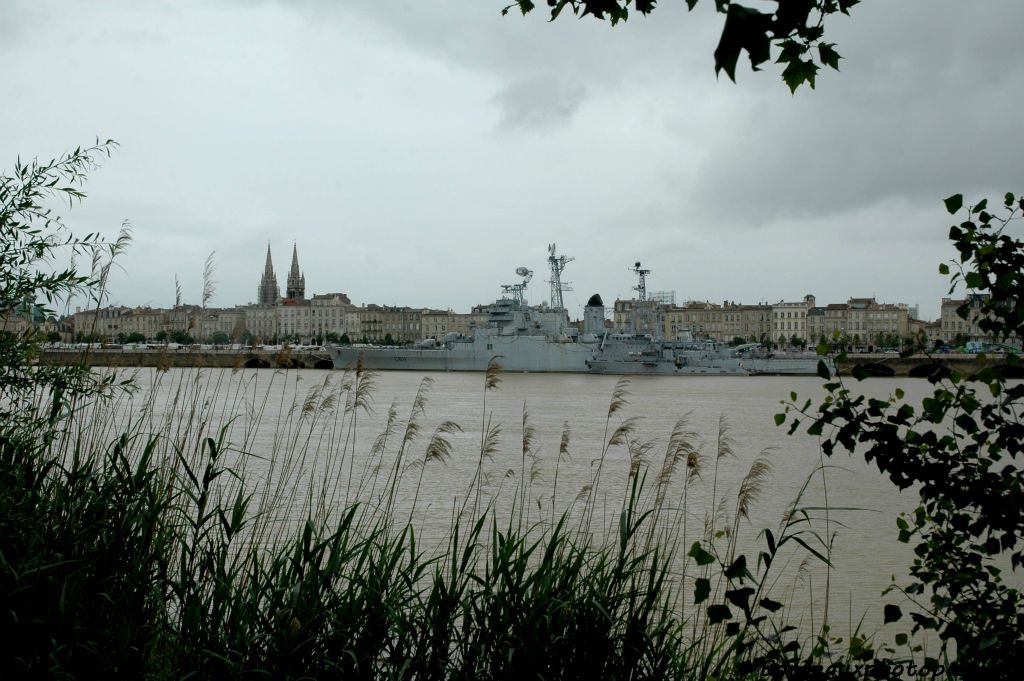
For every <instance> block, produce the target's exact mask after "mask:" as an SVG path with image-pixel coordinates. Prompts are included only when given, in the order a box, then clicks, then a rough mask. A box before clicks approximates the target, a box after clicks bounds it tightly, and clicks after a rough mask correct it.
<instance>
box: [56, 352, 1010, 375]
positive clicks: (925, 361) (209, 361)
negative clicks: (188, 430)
mask: <svg viewBox="0 0 1024 681" xmlns="http://www.w3.org/2000/svg"><path fill="white" fill-rule="evenodd" d="M39 363H40V364H57V365H59V364H83V363H84V364H86V365H87V366H106V367H161V368H171V367H218V368H224V369H241V368H267V369H269V368H291V369H331V368H333V363H332V362H331V359H330V356H328V354H327V353H326V352H324V351H323V350H309V349H295V348H283V349H260V348H255V349H252V348H250V349H242V350H236V349H217V350H207V349H195V348H156V349H154V348H149V349H107V348H99V349H97V348H93V349H50V348H47V349H44V350H43V351H42V352H41V354H40V356H39ZM857 365H859V366H861V367H863V368H864V370H865V372H866V373H867V375H869V376H910V377H926V376H929V375H931V374H932V373H934V372H935V370H936V365H941V366H945V367H948V368H949V369H953V370H955V371H958V372H960V373H962V374H972V373H974V372H976V371H979V370H981V369H984V368H985V367H992V368H994V369H996V370H998V371H999V372H1000V373H1002V374H1003V375H1005V376H1007V377H1009V378H1024V366H1021V365H1012V366H1011V365H1008V364H1007V363H1006V360H1005V357H1004V356H1003V355H998V354H992V355H988V356H985V357H984V358H982V357H979V356H978V355H967V354H937V355H931V356H926V355H914V356H912V357H900V356H898V355H894V354H879V353H875V354H851V355H848V356H847V358H846V360H845V361H843V362H840V363H839V364H838V367H839V373H840V374H842V375H846V376H849V375H851V374H852V372H853V368H854V367H855V366H857Z"/></svg>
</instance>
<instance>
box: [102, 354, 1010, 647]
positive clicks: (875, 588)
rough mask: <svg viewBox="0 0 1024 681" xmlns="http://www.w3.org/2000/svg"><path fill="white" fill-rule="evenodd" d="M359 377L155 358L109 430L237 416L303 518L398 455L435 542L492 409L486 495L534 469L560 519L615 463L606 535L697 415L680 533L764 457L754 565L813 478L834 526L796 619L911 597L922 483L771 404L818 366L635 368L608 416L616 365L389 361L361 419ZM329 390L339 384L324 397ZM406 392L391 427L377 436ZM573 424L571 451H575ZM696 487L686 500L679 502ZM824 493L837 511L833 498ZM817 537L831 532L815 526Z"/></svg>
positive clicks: (258, 482) (677, 492)
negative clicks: (661, 372)
mask: <svg viewBox="0 0 1024 681" xmlns="http://www.w3.org/2000/svg"><path fill="white" fill-rule="evenodd" d="M120 375H122V376H123V375H125V374H120ZM425 377H429V378H430V379H432V383H431V384H430V385H429V391H428V392H427V394H426V399H425V401H424V404H423V408H422V413H421V414H418V415H417V416H416V418H415V421H416V422H417V424H418V426H419V429H418V432H416V433H413V434H411V435H412V436H411V437H410V438H409V441H408V444H407V445H406V447H405V448H404V450H403V451H402V460H401V461H400V462H399V463H398V464H397V465H396V464H395V461H396V459H397V457H398V453H399V449H400V446H401V443H402V441H403V437H404V436H405V435H406V432H407V431H406V422H407V421H408V419H409V416H410V410H411V409H412V408H413V401H414V396H415V394H416V391H417V389H418V387H420V385H421V381H422V380H423V379H424V378H425ZM346 378H347V376H346V375H345V374H343V373H342V372H340V371H322V370H290V371H271V370H265V369H263V370H242V371H234V372H232V371H230V370H209V369H204V370H196V369H172V370H170V371H168V372H164V373H158V372H156V371H154V370H142V371H140V372H139V373H137V374H135V381H136V383H137V384H138V386H139V390H138V392H136V393H135V394H134V395H133V396H132V397H130V398H124V399H123V400H121V401H119V402H118V403H117V404H116V405H114V408H113V409H112V410H111V412H112V413H113V414H114V416H112V417H111V422H110V423H111V426H110V427H111V429H112V430H111V432H115V431H116V429H117V428H118V427H123V425H124V423H125V419H126V418H127V417H128V416H129V415H130V416H131V418H132V419H133V420H134V421H136V422H137V425H138V427H139V428H140V429H141V430H143V431H156V430H160V431H162V432H164V433H166V434H169V435H170V436H171V437H179V438H182V441H186V440H188V439H189V438H193V439H194V438H195V434H197V433H199V432H203V433H208V434H210V435H212V436H213V437H215V438H216V437H217V435H218V433H219V432H220V430H221V428H223V429H224V431H223V434H224V439H225V441H226V442H227V443H229V444H230V445H231V447H230V449H231V450H232V451H231V454H230V457H228V459H226V460H228V461H229V462H230V463H231V465H232V466H233V467H234V468H236V469H237V470H238V471H239V473H240V475H241V476H242V478H243V479H244V480H245V484H246V485H247V488H248V489H253V490H254V491H256V492H257V494H258V498H262V499H266V500H267V503H266V506H267V510H268V512H269V513H271V514H272V515H274V516H275V517H276V518H277V521H278V522H280V523H282V524H284V525H287V524H288V523H293V522H295V521H296V520H298V519H301V518H303V517H304V514H305V513H306V512H307V508H308V507H307V504H306V502H307V501H308V499H309V498H310V496H314V497H315V496H316V495H317V494H318V492H317V491H316V490H320V489H323V488H330V489H331V490H332V492H330V493H329V495H331V494H333V497H332V498H330V499H329V501H328V505H330V506H332V507H338V506H340V505H342V504H343V502H344V501H345V500H346V498H347V499H348V500H349V501H354V500H360V501H361V502H363V503H364V504H369V505H370V506H374V505H376V506H377V507H378V508H380V507H382V506H383V505H384V504H385V500H386V499H387V498H388V495H386V494H382V491H383V490H384V489H386V488H387V487H388V478H389V476H390V475H391V471H392V470H399V471H401V472H402V474H401V475H400V476H399V478H400V479H399V481H398V483H397V485H396V487H395V488H394V489H395V493H394V495H393V496H392V497H391V498H392V500H393V507H392V513H393V514H394V515H395V516H396V517H398V518H400V519H402V520H404V519H406V518H409V517H410V516H411V517H412V522H413V524H414V526H416V527H417V528H418V531H419V537H420V542H421V545H423V546H430V545H431V543H432V542H433V543H435V544H439V543H440V542H443V540H444V538H445V537H446V536H447V534H448V531H449V528H450V526H451V522H452V517H453V514H454V512H455V511H457V510H459V509H460V508H461V507H462V506H463V505H464V504H466V503H467V498H468V499H469V502H468V503H469V504H472V502H473V499H474V496H473V495H472V494H468V495H467V489H468V488H469V485H470V482H471V481H472V479H473V477H474V474H475V472H476V470H477V466H478V462H479V460H480V451H481V431H482V430H484V429H486V428H487V427H488V424H490V427H491V428H492V429H494V427H495V426H496V425H499V426H500V427H499V430H500V432H499V433H498V434H497V436H496V438H495V441H494V445H493V447H492V448H493V450H494V451H493V453H492V454H491V455H490V456H488V457H487V458H486V460H485V461H484V462H483V464H482V466H481V469H482V472H483V473H484V487H483V489H484V492H483V495H482V496H483V500H484V503H486V502H487V501H488V500H491V501H493V503H494V504H495V508H497V509H498V510H499V513H505V514H507V513H509V512H510V509H511V508H512V506H513V504H514V503H515V502H514V500H515V499H517V498H520V496H519V495H520V490H521V488H520V487H519V483H520V480H525V481H527V484H528V487H527V491H526V493H525V494H524V495H523V496H525V497H526V498H527V499H528V503H527V505H526V507H527V508H528V509H529V511H528V512H526V521H527V524H532V523H538V522H540V523H545V522H549V521H550V520H551V518H552V517H553V516H554V515H557V514H560V513H562V512H563V511H568V512H569V513H570V517H575V518H578V517H579V515H580V513H581V509H582V508H583V506H584V505H585V502H586V499H587V497H588V493H587V492H586V491H585V487H586V485H588V484H591V483H592V482H593V478H594V475H595V473H596V471H597V468H598V467H599V466H600V467H601V479H600V485H599V486H598V487H597V492H596V493H593V492H592V493H591V495H592V496H590V498H591V499H592V503H593V505H594V508H595V509H596V513H595V516H596V519H595V521H594V525H593V531H594V535H595V536H596V537H597V538H598V539H601V538H602V537H604V536H606V535H605V534H604V533H605V532H606V531H609V530H607V528H613V529H611V530H610V532H614V531H615V530H614V528H615V527H616V523H617V518H618V515H619V510H620V508H621V506H622V501H623V498H624V495H625V494H626V490H627V483H628V480H629V472H630V465H631V461H634V462H635V461H636V460H637V459H638V458H639V459H642V460H644V461H646V462H647V466H646V467H645V466H643V465H641V466H640V467H639V468H638V469H637V470H641V471H642V470H645V469H646V470H648V471H649V472H648V482H647V487H645V489H648V490H653V489H654V486H655V485H654V482H653V480H654V478H655V477H656V475H657V473H658V472H659V470H660V469H661V466H662V461H663V459H664V456H665V451H666V446H667V444H668V441H669V436H670V434H671V433H672V431H673V427H674V426H675V425H676V424H677V422H678V421H679V419H680V418H685V429H686V430H687V431H690V432H691V433H692V434H691V435H690V438H689V439H690V440H691V441H692V443H693V445H694V449H695V450H696V451H699V452H700V453H701V455H702V456H703V459H702V461H701V464H700V472H699V478H697V477H694V478H693V479H692V480H691V484H689V485H684V474H685V473H684V469H685V466H683V465H680V466H679V468H677V470H676V472H675V474H674V479H673V481H672V482H671V483H669V484H668V486H667V487H666V489H667V494H666V497H667V498H668V500H667V501H666V502H665V504H666V508H670V509H672V513H671V515H672V516H673V517H674V518H675V519H676V522H675V524H674V525H672V527H673V531H674V532H676V534H677V535H679V536H677V537H676V538H677V539H678V540H679V541H680V543H683V542H684V541H685V544H686V545H687V546H688V545H689V544H691V543H692V542H693V540H695V539H697V538H699V537H700V536H701V534H702V533H703V528H704V526H705V523H706V522H707V519H708V518H709V517H710V516H712V513H711V505H712V498H714V499H715V502H714V503H715V506H716V508H718V509H719V511H718V513H717V514H714V521H713V522H712V523H711V526H712V528H713V529H714V530H718V529H724V528H726V527H727V526H730V525H731V524H732V518H733V516H734V515H735V511H736V495H737V492H738V489H739V486H740V482H741V480H742V479H743V477H744V476H745V475H746V474H747V472H748V471H749V470H750V468H751V465H752V464H753V463H754V461H755V460H756V459H758V458H759V457H763V458H764V459H766V460H767V461H768V462H769V463H770V468H771V470H770V474H769V476H768V477H767V479H766V480H765V481H764V484H763V485H762V490H761V493H760V495H758V496H757V497H756V499H754V500H753V501H752V503H751V505H750V509H749V514H748V515H749V519H747V518H743V519H741V521H740V525H739V527H740V532H739V549H738V551H739V552H741V553H746V554H747V556H748V561H749V563H750V564H754V565H756V555H757V552H758V551H759V550H761V549H763V548H764V540H763V539H761V538H759V537H758V533H759V532H760V531H761V530H763V529H764V528H770V529H772V530H773V532H775V534H776V537H778V536H779V530H778V528H779V526H780V522H781V521H782V519H783V517H784V515H785V513H786V511H787V509H788V508H789V507H790V506H791V505H792V504H793V502H794V500H795V499H796V498H797V496H798V495H799V494H800V491H801V489H802V488H803V487H804V485H805V483H806V489H805V491H804V494H803V496H802V497H801V499H800V505H802V506H804V507H811V508H814V509H815V510H812V511H810V512H809V513H810V515H811V516H813V517H814V518H815V520H814V522H813V523H812V527H813V529H814V531H815V532H817V534H818V536H820V537H823V538H831V559H832V563H833V566H834V569H833V570H831V571H829V570H827V569H826V567H825V566H824V565H822V564H821V563H820V562H819V561H816V560H813V559H812V560H806V559H807V557H808V555H809V554H808V552H806V551H803V550H797V551H794V552H792V553H790V554H787V556H786V560H785V561H781V560H780V561H777V563H776V565H775V567H774V568H773V572H772V573H770V575H769V577H768V579H769V582H770V583H771V584H772V585H773V587H772V592H771V593H772V597H773V598H775V599H776V600H780V601H783V602H784V603H786V604H787V610H786V612H788V613H789V618H788V619H789V621H790V622H791V623H794V624H799V625H800V626H801V627H805V628H807V629H808V630H813V629H814V628H815V627H818V626H820V624H821V619H822V617H823V615H824V607H825V600H826V591H827V599H828V604H829V607H828V616H829V620H830V622H831V623H832V630H833V633H835V634H838V635H842V636H844V638H845V637H847V636H849V633H850V630H851V629H856V628H857V626H858V623H859V622H860V621H861V620H862V619H863V624H862V625H861V629H862V631H866V632H868V633H872V632H874V633H877V635H878V637H879V639H880V640H882V641H889V642H890V643H891V641H892V633H891V632H889V630H888V629H885V628H883V627H882V624H881V620H882V617H881V613H882V606H883V604H884V603H900V602H901V597H900V596H899V594H890V595H888V596H886V597H883V596H882V591H883V590H884V589H885V588H886V587H887V586H889V585H890V584H891V583H892V579H893V576H895V579H896V581H897V583H904V584H905V583H906V582H907V577H906V574H907V568H908V566H909V565H910V563H911V560H912V552H911V547H910V546H908V545H905V544H901V543H899V542H898V541H897V540H896V535H897V528H896V517H897V515H898V514H899V513H900V512H908V511H912V510H913V509H914V508H915V507H916V505H917V497H916V495H915V494H914V492H913V490H906V491H903V492H900V491H899V490H897V489H896V488H895V486H894V485H893V484H892V483H891V482H889V481H888V479H887V478H885V477H883V476H882V475H881V474H879V473H878V471H877V470H876V469H875V468H874V467H873V465H868V464H866V463H865V462H864V460H863V459H862V458H860V457H858V456H850V455H847V454H845V453H843V454H838V455H836V456H834V457H832V459H830V460H829V459H825V460H824V463H825V464H826V468H825V470H824V471H822V470H821V469H820V464H821V463H822V457H821V453H820V449H819V445H818V439H817V438H815V437H812V436H808V435H806V434H804V433H803V432H802V431H803V429H801V431H799V432H798V433H797V434H795V435H793V436H789V435H787V433H786V431H787V428H786V427H777V426H776V425H775V423H774V421H773V415H774V414H776V413H778V412H780V411H781V410H782V407H781V404H780V400H788V399H789V395H790V392H796V393H797V394H798V396H799V398H800V402H801V403H802V402H803V400H804V399H806V398H811V399H812V401H813V403H814V404H817V402H819V401H820V400H821V399H822V398H823V397H824V395H825V394H826V393H825V391H824V389H823V388H822V381H821V379H819V378H811V377H716V376H703V377H702V376H686V377H631V378H630V379H629V382H628V386H626V390H627V394H626V395H625V397H624V402H625V403H624V404H623V405H622V406H621V408H620V409H619V410H618V411H617V412H616V413H615V414H613V415H612V416H611V417H609V416H608V412H609V404H610V401H611V399H612V394H613V391H614V389H615V387H616V381H617V379H616V377H611V376H591V375H576V374H502V375H501V376H500V383H499V385H498V386H497V387H496V388H495V389H492V390H488V391H486V392H485V390H484V376H483V374H479V373H418V372H384V373H380V374H377V375H376V376H375V377H374V385H373V386H372V389H367V390H366V401H367V403H368V407H369V409H368V410H363V409H360V410H355V413H356V421H355V427H354V428H353V427H352V419H351V412H352V410H349V413H348V414H346V410H345V408H344V402H345V400H346V395H347V396H348V397H347V399H351V393H345V392H343V391H342V392H339V388H340V387H341V386H342V384H343V382H344V380H345V379H346ZM849 380H850V381H851V382H850V385H851V387H852V388H854V389H855V390H857V391H863V392H864V393H866V394H869V395H871V396H878V397H886V396H888V395H890V394H891V393H892V392H893V391H894V390H895V389H896V388H902V389H903V390H904V391H905V392H906V399H907V401H909V402H910V403H911V404H917V405H919V404H920V400H921V398H922V397H923V396H924V395H926V394H928V393H929V392H930V390H931V386H930V385H929V384H928V383H927V382H926V381H924V380H923V379H912V378H890V379H882V378H876V379H870V380H868V381H865V382H863V383H859V384H858V383H856V382H854V381H852V379H849ZM325 382H326V383H325ZM332 393H333V394H335V397H334V398H332V399H328V400H326V402H325V397H326V396H327V395H330V394H332ZM485 398H486V402H485ZM147 405H148V406H147ZM392 405H393V406H394V410H395V413H396V418H395V421H396V426H395V428H394V432H393V433H392V434H391V435H389V436H388V439H387V442H386V443H385V444H384V445H383V447H382V448H378V449H377V450H375V449H374V443H375V442H378V441H379V439H380V436H381V434H382V432H383V431H384V430H385V427H386V424H387V421H388V412H389V409H390V408H391V407H392ZM524 408H525V411H526V413H527V414H528V416H527V419H526V421H527V427H528V428H532V429H534V431H535V433H534V436H533V438H532V445H531V446H530V448H529V449H530V456H529V457H527V460H526V461H525V464H524V457H523V451H522V450H523V421H524V419H523V414H524ZM140 415H148V416H147V418H145V419H143V418H142V417H141V416H140ZM634 417H635V418H634ZM627 419H633V420H630V421H629V422H628V423H629V424H630V425H631V429H630V432H629V433H628V434H627V437H625V438H624V440H625V443H624V444H621V445H615V446H611V447H606V446H605V443H606V442H607V441H608V439H609V437H610V436H611V434H612V432H613V431H615V429H616V428H618V427H620V426H621V425H622V424H623V423H624V422H625V421H626V420H627ZM722 419H724V421H725V422H726V423H727V424H728V432H729V436H730V437H731V439H732V441H733V444H732V450H733V452H734V455H733V456H726V457H723V458H720V459H717V458H716V456H715V453H716V451H717V441H718V434H719V424H720V421H721V420H722ZM446 421H454V422H456V423H458V424H459V425H460V426H461V428H462V431H461V432H458V431H455V432H451V433H449V434H447V435H445V436H444V437H445V438H446V439H447V440H448V441H449V443H450V451H449V452H447V453H448V454H449V456H447V457H440V458H438V459H436V460H428V461H427V462H426V464H425V465H422V464H423V460H424V457H425V453H426V451H427V446H428V443H429V442H430V440H431V436H432V434H434V432H435V430H436V429H437V428H438V426H439V425H440V424H442V423H444V422H446ZM565 424H568V429H569V444H568V456H562V457H560V456H559V450H560V443H561V441H562V437H563V431H564V428H565ZM630 442H632V447H630V446H629V443H630ZM605 450H606V453H605V456H604V460H603V464H602V463H601V459H602V452H603V451H605ZM631 450H632V451H631ZM340 452H344V454H340ZM442 459H444V460H442ZM716 460H717V464H718V470H717V481H716V474H715V463H716ZM556 469H557V470H556ZM556 478H557V483H556ZM808 478H810V481H809V482H808ZM684 488H685V489H684ZM275 490H276V491H277V493H276V494H275V493H274V491H275ZM684 491H685V494H686V497H685V510H684V511H682V512H680V509H683V508H684V507H683V498H684V497H683V494H684ZM826 497H827V502H828V506H829V508H830V510H829V511H828V512H827V520H826V512H825V511H824V510H821V507H823V506H825V500H826ZM414 499H415V502H414V501H413V500H414ZM414 504H415V506H414ZM574 514H575V515H574ZM682 518H685V529H684V523H682V522H680V519H682ZM684 531H685V532H686V533H687V534H688V536H687V537H686V538H685V540H684V539H683V537H682V536H681V535H682V533H683V532H684ZM804 536H805V538H806V539H807V540H808V542H809V543H811V544H812V545H814V546H816V547H818V548H821V546H820V545H819V544H816V543H815V540H814V539H812V537H811V536H810V535H804ZM684 550H685V549H684ZM822 550H824V549H822ZM779 562H782V563H783V564H782V565H781V566H780V565H779V564H778V563H779ZM1014 577H1015V576H1012V575H1011V576H1010V579H1014ZM1015 581H1019V579H1017V580H1015ZM826 583H828V588H827V590H826ZM688 588H689V587H687V589H688ZM796 620H799V621H796ZM899 630H906V627H903V628H902V629H899ZM893 631H897V630H893Z"/></svg>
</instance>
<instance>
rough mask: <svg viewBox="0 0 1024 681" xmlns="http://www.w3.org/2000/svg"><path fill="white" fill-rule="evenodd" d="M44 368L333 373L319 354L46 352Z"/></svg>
mask: <svg viewBox="0 0 1024 681" xmlns="http://www.w3.org/2000/svg"><path fill="white" fill-rule="evenodd" d="M39 363H40V364H83V363H84V364H86V365H87V366H95V367H153V368H163V369H170V368H171V367H178V368H180V367H216V368H222V369H241V368H250V369H254V368H260V369H269V368H282V369H331V368H333V367H334V365H333V363H332V362H331V358H330V357H329V356H328V355H327V353H326V352H322V351H315V350H291V349H288V348H285V349H283V350H259V349H256V350H252V349H246V350H196V349H193V348H155V349H139V350H126V349H103V348H90V349H73V350H72V349H49V348H48V349H44V350H43V351H42V353H41V354H40V355H39Z"/></svg>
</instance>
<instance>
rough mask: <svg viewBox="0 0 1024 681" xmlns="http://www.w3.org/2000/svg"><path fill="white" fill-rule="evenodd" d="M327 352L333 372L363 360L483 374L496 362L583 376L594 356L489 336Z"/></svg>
mask: <svg viewBox="0 0 1024 681" xmlns="http://www.w3.org/2000/svg"><path fill="white" fill-rule="evenodd" d="M327 351H328V352H329V353H330V355H331V359H332V360H333V361H334V366H335V368H339V369H350V368H354V367H355V366H356V363H357V362H358V361H359V358H360V356H362V358H363V367H364V368H366V369H374V370H385V371H386V370H398V371H484V370H486V369H487V365H488V363H489V362H490V361H491V359H492V358H497V362H498V364H500V365H501V367H502V369H504V370H505V371H523V372H538V373H555V372H561V373H585V372H588V371H590V369H589V367H588V366H587V360H589V359H590V358H591V357H592V356H593V347H592V346H589V345H584V344H582V343H575V342H557V341H552V340H550V339H548V338H546V337H544V336H491V337H488V338H487V339H486V342H477V343H473V342H469V343H454V344H452V345H451V347H445V346H442V347H439V348H371V347H363V348H360V347H346V346H331V347H328V348H327Z"/></svg>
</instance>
